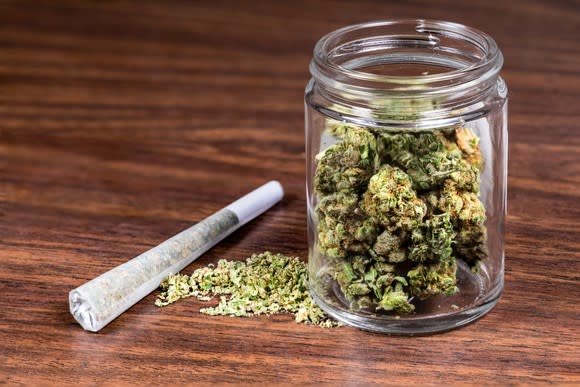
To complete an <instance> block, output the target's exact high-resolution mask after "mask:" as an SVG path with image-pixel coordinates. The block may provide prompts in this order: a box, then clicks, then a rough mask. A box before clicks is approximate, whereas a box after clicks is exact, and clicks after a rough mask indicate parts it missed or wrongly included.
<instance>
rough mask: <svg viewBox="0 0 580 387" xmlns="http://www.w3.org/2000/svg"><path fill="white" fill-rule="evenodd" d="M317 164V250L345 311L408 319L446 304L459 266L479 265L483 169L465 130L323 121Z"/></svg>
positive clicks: (482, 244)
mask: <svg viewBox="0 0 580 387" xmlns="http://www.w3.org/2000/svg"><path fill="white" fill-rule="evenodd" d="M326 130H327V132H328V133H329V134H330V135H331V136H333V137H334V138H335V140H336V143H334V144H333V145H331V146H329V147H328V148H326V149H325V150H323V151H322V152H321V153H319V154H318V156H317V157H316V161H317V164H316V173H315V176H314V189H315V192H316V194H317V196H318V204H317V206H316V209H315V213H316V215H317V218H318V223H317V228H316V232H317V241H318V245H317V248H318V249H319V251H320V253H322V254H324V255H325V256H326V257H328V259H329V261H330V264H329V265H328V267H327V269H326V271H323V272H321V273H320V275H323V276H331V277H332V279H333V280H334V281H335V282H336V284H337V285H338V286H339V288H340V291H341V293H342V294H343V296H344V298H345V299H346V300H347V301H348V302H349V304H350V308H352V309H355V310H356V309H372V310H383V311H392V312H394V313H398V314H405V313H410V312H412V311H413V310H414V309H415V306H414V304H413V300H414V299H420V300H425V299H428V298H430V297H433V296H437V295H440V294H444V295H451V294H454V293H456V292H458V291H459V289H458V287H457V279H456V270H457V259H462V260H463V261H464V262H466V263H467V264H468V265H469V266H471V268H472V270H474V271H476V270H477V269H478V264H479V261H480V260H482V259H484V258H486V256H487V250H486V229H485V226H484V224H485V220H486V215H485V208H484V206H483V203H482V202H481V201H480V200H479V198H478V194H479V186H480V173H481V171H482V169H483V166H484V160H483V158H482V155H481V151H480V149H479V139H478V137H477V136H476V135H475V134H474V133H473V132H472V131H471V130H470V129H469V128H467V127H464V126H456V127H450V128H444V129H440V130H434V131H429V132H413V133H410V132H408V131H401V132H387V131H381V130H374V129H373V128H364V127H360V126H357V125H352V124H346V123H340V122H337V121H333V120H327V129H326Z"/></svg>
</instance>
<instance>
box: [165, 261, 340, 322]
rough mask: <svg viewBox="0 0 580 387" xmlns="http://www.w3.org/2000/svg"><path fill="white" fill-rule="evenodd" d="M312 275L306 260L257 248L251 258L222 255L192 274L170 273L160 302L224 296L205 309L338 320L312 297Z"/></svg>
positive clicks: (215, 312) (212, 312) (219, 312)
mask: <svg viewBox="0 0 580 387" xmlns="http://www.w3.org/2000/svg"><path fill="white" fill-rule="evenodd" d="M307 276H308V272H307V268H306V265H305V264H304V262H302V261H301V260H300V259H299V258H296V257H288V256H285V255H282V254H272V253H270V252H264V253H262V254H254V255H252V256H251V257H250V258H248V259H247V260H246V261H245V262H240V261H227V260H225V259H221V260H219V261H218V263H217V265H216V266H214V265H211V264H210V265H209V266H207V267H202V268H199V269H197V270H195V271H194V272H193V273H192V274H191V275H190V276H188V275H182V274H176V275H171V276H169V277H168V278H167V279H166V280H165V281H163V283H161V285H160V287H161V294H159V296H158V299H157V300H156V301H155V305H157V306H166V305H169V304H171V303H173V302H175V301H177V300H179V299H181V298H186V297H192V296H193V297H197V298H198V299H199V300H204V301H209V300H211V299H212V298H213V297H214V296H220V302H219V304H218V305H217V306H214V307H208V308H204V309H201V310H200V312H201V313H205V314H208V315H224V316H226V315H227V316H252V315H260V314H274V313H283V312H288V313H292V314H293V315H294V316H295V319H296V322H300V323H309V324H314V325H319V326H322V327H334V326H337V325H338V323H337V322H335V321H333V320H330V319H329V318H328V317H327V316H326V315H325V314H324V312H323V311H322V310H321V309H320V308H319V307H318V306H316V305H315V304H314V302H313V301H312V299H311V298H310V295H309V293H308V288H307V284H308V279H307Z"/></svg>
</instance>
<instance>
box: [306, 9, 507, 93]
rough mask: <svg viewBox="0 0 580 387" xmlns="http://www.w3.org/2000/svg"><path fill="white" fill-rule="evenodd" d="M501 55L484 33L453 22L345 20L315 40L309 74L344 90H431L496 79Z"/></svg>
mask: <svg viewBox="0 0 580 387" xmlns="http://www.w3.org/2000/svg"><path fill="white" fill-rule="evenodd" d="M502 63H503V58H502V55H501V52H500V51H499V49H498V47H497V45H496V43H495V41H494V40H493V39H492V38H491V37H490V36H489V35H487V34H485V33H483V32H481V31H479V30H476V29H474V28H470V27H466V26H464V25H461V24H457V23H450V22H443V21H434V20H422V19H417V20H415V19H405V20H387V21H377V22H370V23H363V24H357V25H353V26H348V27H344V28H341V29H339V30H336V31H334V32H331V33H330V34H328V35H326V36H325V37H323V38H322V39H320V41H319V42H318V43H317V45H316V47H315V50H314V58H313V60H312V62H311V65H310V71H311V73H312V75H313V78H314V79H315V80H316V81H318V82H320V83H322V84H323V85H324V86H326V87H329V88H332V89H337V90H340V89H342V90H343V91H347V92H351V93H352V92H354V93H357V92H358V93H364V92H374V93H377V92H389V93H390V94H393V95H395V94H401V93H402V94H405V92H407V91H410V90H417V89H418V88H420V89H422V90H425V89H428V91H429V93H430V94H431V95H433V94H445V93H449V92H452V91H454V90H449V89H450V88H453V87H457V86H461V85H467V87H473V86H474V83H476V84H482V83H485V82H487V81H490V80H491V81H495V79H496V78H497V74H498V72H499V69H500V68H501V65H502Z"/></svg>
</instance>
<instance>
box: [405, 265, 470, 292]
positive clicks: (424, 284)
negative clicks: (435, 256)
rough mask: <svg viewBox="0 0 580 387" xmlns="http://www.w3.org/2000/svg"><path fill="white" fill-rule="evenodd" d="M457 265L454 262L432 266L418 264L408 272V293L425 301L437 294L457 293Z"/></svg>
mask: <svg viewBox="0 0 580 387" xmlns="http://www.w3.org/2000/svg"><path fill="white" fill-rule="evenodd" d="M456 271H457V265H456V264H455V260H454V259H452V260H449V261H444V262H439V263H433V264H419V265H417V266H416V267H415V268H414V269H412V270H409V272H408V273H407V278H408V280H409V292H410V293H411V294H412V295H414V296H417V297H419V298H420V299H426V298H429V297H433V296H437V295H439V294H445V295H451V294H454V293H456V292H458V291H459V288H457V285H456V283H457V280H456V277H455V273H456Z"/></svg>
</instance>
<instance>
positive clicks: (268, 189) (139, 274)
mask: <svg viewBox="0 0 580 387" xmlns="http://www.w3.org/2000/svg"><path fill="white" fill-rule="evenodd" d="M283 196H284V190H283V188H282V185H280V183H279V182H277V181H270V182H269V183H266V184H264V185H263V186H261V187H259V188H257V189H256V190H254V191H252V192H250V193H249V194H247V195H245V196H243V197H241V198H240V199H238V200H236V201H235V202H233V203H231V204H230V205H229V206H227V207H225V208H223V209H221V210H219V211H218V212H216V213H214V214H213V215H211V216H209V217H207V218H206V219H204V220H202V221H200V222H199V223H197V224H195V225H194V226H192V227H190V228H188V229H186V230H184V231H182V232H180V233H179V234H177V235H175V236H173V237H172V238H170V239H168V240H166V241H165V242H163V243H161V244H160V245H158V246H156V247H154V248H152V249H151V250H148V251H146V252H145V253H143V254H141V255H139V256H137V257H135V258H133V259H132V260H130V261H128V262H126V263H124V264H122V265H119V266H117V267H115V268H114V269H111V270H109V271H108V272H106V273H103V274H101V275H100V276H98V277H97V278H95V279H93V280H91V281H89V282H87V283H86V284H84V285H82V286H79V287H78V288H76V289H74V290H72V291H71V292H70V293H69V305H70V312H71V314H72V315H73V316H74V318H75V319H76V320H77V321H78V323H79V324H80V325H81V326H82V327H83V328H84V329H86V330H88V331H92V332H97V331H99V330H100V329H101V328H103V327H104V326H105V325H107V324H108V323H110V322H111V321H112V320H114V319H115V318H117V317H118V316H119V315H120V314H121V313H123V312H124V311H126V310H127V309H129V308H130V307H131V306H133V305H134V304H135V303H137V302H138V301H139V300H141V299H142V298H143V297H145V296H146V295H148V294H149V293H151V292H152V291H153V290H155V289H156V288H157V287H158V286H159V284H160V283H161V281H162V280H164V279H165V278H166V277H167V276H168V275H169V274H175V273H177V272H179V271H181V270H182V269H183V268H185V267H186V266H187V265H189V264H190V263H191V262H193V261H194V260H195V259H196V258H198V257H199V256H200V255H202V254H203V253H205V252H206V251H207V250H209V249H210V248H211V247H213V246H214V245H215V244H216V243H218V242H219V241H221V240H222V239H224V238H225V237H227V236H228V235H230V234H231V233H232V232H234V231H235V230H237V229H238V228H239V227H241V226H243V225H244V224H246V223H248V222H249V221H250V220H252V219H254V218H255V217H256V216H258V215H260V214H261V213H263V212H264V211H266V210H267V209H269V208H270V207H272V206H273V205H274V204H276V203H277V202H279V201H280V200H281V199H282V197H283Z"/></svg>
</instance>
